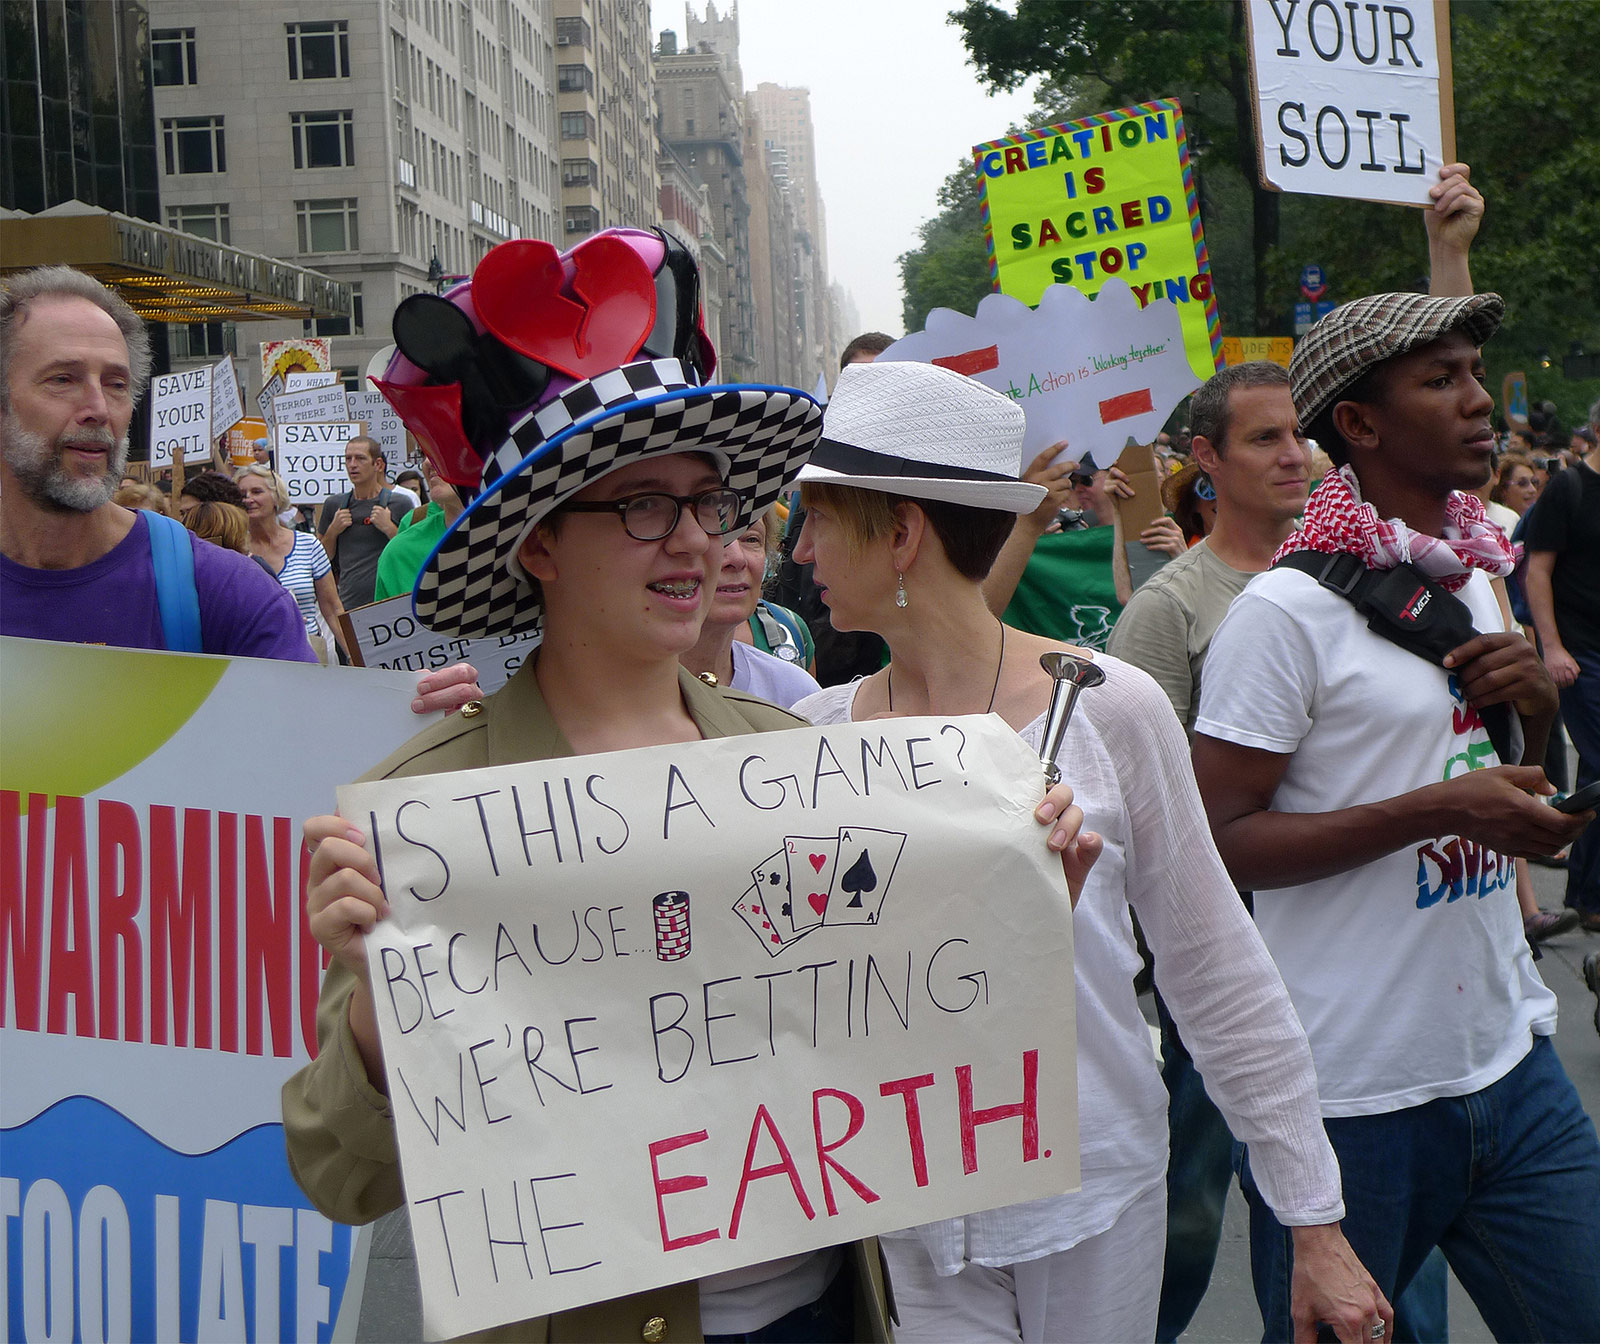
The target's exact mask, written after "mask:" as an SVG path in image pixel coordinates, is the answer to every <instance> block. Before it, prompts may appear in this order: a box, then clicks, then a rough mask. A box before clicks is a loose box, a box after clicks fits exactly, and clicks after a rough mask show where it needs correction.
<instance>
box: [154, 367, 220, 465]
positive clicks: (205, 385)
mask: <svg viewBox="0 0 1600 1344" xmlns="http://www.w3.org/2000/svg"><path fill="white" fill-rule="evenodd" d="M175 454H176V455H178V456H180V457H185V458H187V459H189V461H191V462H193V461H195V460H196V459H197V458H205V457H209V456H211V370H210V368H209V367H207V368H199V369H185V370H184V371H183V372H182V373H158V374H156V376H155V377H154V378H152V379H151V380H150V465H151V466H152V467H170V466H171V465H172V460H173V456H174V455H175Z"/></svg>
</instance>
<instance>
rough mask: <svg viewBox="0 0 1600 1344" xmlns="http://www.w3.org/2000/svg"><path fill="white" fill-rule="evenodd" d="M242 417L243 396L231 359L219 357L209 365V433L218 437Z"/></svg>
mask: <svg viewBox="0 0 1600 1344" xmlns="http://www.w3.org/2000/svg"><path fill="white" fill-rule="evenodd" d="M243 419H244V398H243V397H241V396H240V395H239V379H238V376H237V375H236V374H235V373H234V370H233V360H231V359H219V360H218V361H217V362H216V363H215V364H213V365H212V366H211V434H212V437H214V438H218V439H220V438H221V437H222V436H223V435H224V434H226V433H227V432H228V430H229V429H231V428H232V427H233V426H234V425H236V424H238V423H239V421H241V420H243Z"/></svg>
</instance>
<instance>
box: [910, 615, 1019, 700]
mask: <svg viewBox="0 0 1600 1344" xmlns="http://www.w3.org/2000/svg"><path fill="white" fill-rule="evenodd" d="M1005 665H1006V623H1005V622H1004V621H1001V622H1000V657H999V658H998V659H997V660H996V662H995V665H994V685H993V686H991V687H990V688H989V703H988V704H987V705H985V706H984V707H983V712H984V713H985V714H987V713H988V712H989V711H990V710H991V709H993V708H994V698H995V696H997V695H998V694H999V693H1000V670H1001V669H1002V668H1003V667H1005ZM889 708H890V709H891V710H892V709H894V664H893V663H892V662H891V663H890V664H889Z"/></svg>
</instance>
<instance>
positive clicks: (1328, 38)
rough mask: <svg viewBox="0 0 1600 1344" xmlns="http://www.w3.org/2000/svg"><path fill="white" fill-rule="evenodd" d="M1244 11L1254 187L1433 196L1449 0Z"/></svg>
mask: <svg viewBox="0 0 1600 1344" xmlns="http://www.w3.org/2000/svg"><path fill="white" fill-rule="evenodd" d="M1245 15H1246V17H1247V19H1248V22H1249V31H1250V40H1249V45H1250V77H1251V81H1252V84H1253V86H1254V91H1255V117H1256V143H1257V145H1258V146H1259V148H1260V151H1261V181H1262V185H1263V186H1267V187H1271V188H1272V189H1273V190H1274V191H1294V192H1304V193H1307V194H1309V195H1312V196H1345V197H1349V198H1352V199H1354V200H1361V201H1386V202H1390V203H1392V204H1394V205H1418V206H1427V205H1429V204H1431V202H1430V201H1429V199H1428V188H1430V187H1431V186H1433V184H1434V183H1435V182H1437V181H1438V180H1439V169H1440V167H1441V166H1442V165H1444V164H1446V163H1451V162H1454V160H1455V155H1456V147H1455V102H1454V96H1453V94H1452V92H1451V86H1450V8H1449V5H1448V4H1447V3H1446V0H1385V3H1384V4H1383V5H1382V6H1381V7H1380V6H1378V5H1372V4H1366V5H1349V4H1347V5H1337V4H1333V3H1332V2H1331V0H1310V3H1309V4H1307V3H1304V0H1246V4H1245Z"/></svg>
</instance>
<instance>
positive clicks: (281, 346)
mask: <svg viewBox="0 0 1600 1344" xmlns="http://www.w3.org/2000/svg"><path fill="white" fill-rule="evenodd" d="M332 367H333V342H332V341H331V340H330V339H329V338H328V337H326V336H298V337H296V338H295V339H294V340H290V341H262V342H261V381H262V382H264V383H266V382H271V381H272V379H274V378H287V377H288V376H289V375H290V374H291V373H326V372H327V371H328V370H329V369H331V368H332Z"/></svg>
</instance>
